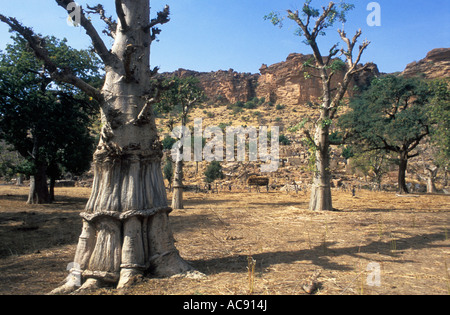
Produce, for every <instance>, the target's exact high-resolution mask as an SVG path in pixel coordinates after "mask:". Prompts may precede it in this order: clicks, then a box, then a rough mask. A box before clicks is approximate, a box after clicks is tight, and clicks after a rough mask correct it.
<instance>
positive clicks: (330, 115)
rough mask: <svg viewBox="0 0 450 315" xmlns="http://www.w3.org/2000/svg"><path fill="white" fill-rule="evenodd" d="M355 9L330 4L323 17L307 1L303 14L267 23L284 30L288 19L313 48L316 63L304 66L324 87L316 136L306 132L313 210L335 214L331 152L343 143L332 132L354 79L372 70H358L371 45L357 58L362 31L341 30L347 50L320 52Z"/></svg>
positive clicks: (275, 17)
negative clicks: (351, 33)
mask: <svg viewBox="0 0 450 315" xmlns="http://www.w3.org/2000/svg"><path fill="white" fill-rule="evenodd" d="M353 7H354V6H353V5H350V4H347V3H345V2H340V3H339V4H336V3H334V2H330V3H329V4H328V6H327V7H322V13H321V12H320V10H319V9H315V8H313V7H312V6H311V0H307V1H305V3H304V5H303V8H302V11H301V12H299V11H298V10H297V11H295V12H293V11H292V10H287V16H285V17H282V16H280V14H278V13H274V12H272V13H270V14H269V15H267V16H266V19H268V20H271V21H272V23H273V24H274V25H279V26H281V25H282V22H283V20H285V18H288V19H290V20H292V21H294V22H295V23H296V24H297V25H298V26H299V29H298V30H297V34H298V35H299V36H301V37H304V38H305V41H304V42H305V43H306V44H307V45H308V46H310V47H311V49H312V51H313V54H314V61H313V62H308V63H306V64H304V68H305V70H307V73H306V71H305V75H307V76H314V77H317V78H319V79H320V81H321V83H322V97H321V105H320V118H319V119H318V120H317V121H316V123H315V134H314V135H311V134H310V133H309V131H308V130H306V129H305V130H304V134H305V137H306V139H307V141H308V144H309V145H310V146H311V147H312V149H313V151H314V152H315V153H314V159H315V169H314V178H313V184H312V187H311V197H310V204H309V208H310V210H333V205H332V200H331V173H330V153H329V151H330V145H332V144H339V143H337V142H336V143H333V141H332V140H331V139H330V130H331V126H332V123H333V119H335V116H336V113H337V110H338V108H339V107H340V106H341V105H342V101H343V99H344V97H345V95H346V92H347V90H348V87H349V85H350V83H351V81H352V79H353V77H354V75H355V74H357V73H358V72H361V71H364V70H365V69H366V68H367V67H368V65H366V66H358V64H359V62H360V60H361V57H362V54H363V52H364V51H365V50H366V48H367V47H368V46H369V44H370V42H368V41H366V40H364V41H363V42H362V44H361V45H360V46H359V49H358V52H357V54H356V56H354V50H355V47H356V44H357V41H358V39H359V38H360V37H361V35H362V32H361V30H358V31H357V32H356V34H355V35H354V36H353V38H349V37H347V33H346V32H345V31H344V30H340V29H339V30H338V33H339V36H340V38H341V40H342V41H343V42H344V44H345V45H344V47H343V48H339V45H338V44H336V45H334V46H333V47H331V49H330V50H329V51H328V54H327V55H323V54H322V52H321V50H320V48H319V44H318V38H319V36H323V35H325V31H326V30H327V29H329V28H331V27H332V26H333V25H334V24H335V23H336V22H341V23H345V22H346V14H347V12H348V11H349V10H351V9H353ZM340 56H343V57H344V60H345V65H344V62H343V61H342V60H341V59H339V58H337V57H340ZM333 58H335V59H333ZM307 68H309V69H307ZM342 71H343V73H344V75H343V77H342V80H340V82H338V83H337V86H336V87H334V86H332V84H331V83H332V78H333V77H335V74H336V73H338V72H342Z"/></svg>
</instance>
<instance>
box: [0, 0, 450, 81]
mask: <svg viewBox="0 0 450 315" xmlns="http://www.w3.org/2000/svg"><path fill="white" fill-rule="evenodd" d="M338 1H340V0H336V2H338ZM98 2H102V3H103V4H104V6H105V9H106V10H107V14H108V15H114V13H115V11H114V7H113V3H114V2H113V1H112V0H93V1H92V0H89V1H85V0H77V3H79V4H81V5H83V6H84V5H85V4H86V3H88V4H91V5H95V4H96V3H98ZM349 2H351V3H354V4H355V5H356V8H355V10H353V11H351V12H350V14H349V16H348V19H349V21H348V23H347V24H346V25H345V29H346V31H347V33H348V35H349V36H350V34H351V35H353V33H354V32H356V30H357V29H358V28H361V29H362V31H363V35H362V39H368V40H370V41H371V42H372V43H371V45H370V46H369V48H368V50H367V51H366V53H365V55H364V57H363V60H362V62H364V63H365V62H369V61H372V62H375V63H376V64H378V67H379V68H380V70H381V71H382V72H388V73H389V72H395V71H402V70H403V69H404V68H405V67H406V65H407V64H408V63H410V62H412V61H415V60H420V59H422V58H424V57H425V56H426V54H427V52H428V51H430V50H431V49H434V48H440V47H450V1H449V0H429V1H425V0H420V1H419V0H408V1H405V0H378V1H376V2H378V3H379V4H380V6H381V26H379V27H378V26H375V27H370V26H368V25H367V22H366V20H367V16H368V15H369V14H370V12H369V11H367V5H368V4H369V3H370V2H372V0H350V1H349ZM302 3H303V0H152V1H151V6H152V10H153V12H152V13H153V14H156V11H157V10H161V9H162V8H163V7H164V5H165V4H169V5H170V7H171V12H172V15H171V19H172V20H171V22H170V23H168V24H165V25H163V26H162V29H163V32H162V33H161V35H160V36H159V40H160V41H159V42H156V43H154V44H153V46H152V56H151V59H152V60H151V61H152V66H159V67H160V68H161V71H162V72H164V71H174V70H176V69H178V68H185V69H191V70H197V71H216V70H221V69H222V70H228V69H230V68H233V69H234V70H236V71H239V72H251V73H257V72H259V68H260V67H261V65H262V64H268V65H271V64H273V63H277V62H280V61H283V60H285V59H286V57H287V56H288V55H289V54H290V53H293V52H296V53H304V54H309V53H311V51H310V48H309V47H308V46H306V45H304V44H303V43H302V39H301V38H299V37H297V36H295V35H294V32H295V29H296V28H295V25H293V24H292V23H289V21H288V22H286V23H285V25H284V27H283V28H282V29H280V28H278V27H275V26H273V25H272V24H271V23H270V22H269V21H265V20H264V19H263V17H264V15H266V14H267V13H269V12H271V11H280V12H285V10H286V9H300V8H301V7H302ZM326 3H328V1H322V0H313V5H316V6H317V5H325V4H326ZM0 13H2V14H4V15H7V16H14V17H17V18H18V20H19V21H21V22H22V23H23V24H24V25H27V26H31V27H33V29H34V30H35V31H36V32H39V33H41V34H43V35H55V36H56V37H59V38H63V37H66V38H67V39H68V40H69V44H70V45H71V46H73V47H75V48H87V47H88V46H89V45H90V42H89V38H88V37H87V35H86V34H85V33H84V31H83V30H82V29H81V28H74V27H69V26H68V25H67V23H66V17H67V15H66V14H65V12H64V10H63V9H61V8H60V7H58V6H57V5H56V3H55V1H54V0H14V1H5V0H2V4H1V6H0ZM93 20H94V21H95V25H97V29H98V30H100V31H101V30H102V29H103V22H101V21H99V20H98V18H97V16H93ZM340 27H342V25H336V27H335V28H334V29H331V30H329V31H328V33H327V36H326V37H323V38H321V40H320V46H321V48H322V51H323V52H326V51H328V49H329V48H330V47H331V46H332V45H333V44H335V43H337V42H338V41H339V37H338V34H337V32H336V30H337V28H340ZM10 36H11V34H9V33H8V27H7V26H6V25H4V24H3V23H0V49H4V47H5V45H6V43H8V42H10ZM105 42H106V43H107V44H110V40H109V38H105Z"/></svg>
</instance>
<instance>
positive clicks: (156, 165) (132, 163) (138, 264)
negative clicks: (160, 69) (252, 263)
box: [54, 0, 191, 293]
mask: <svg viewBox="0 0 450 315" xmlns="http://www.w3.org/2000/svg"><path fill="white" fill-rule="evenodd" d="M122 3H123V4H122V5H121V9H122V10H123V16H121V18H120V19H119V21H120V22H119V23H118V31H117V33H116V38H115V43H114V45H113V48H112V52H113V54H114V55H115V56H118V57H119V60H118V61H117V63H116V64H115V65H113V66H109V67H107V68H106V78H105V85H104V87H103V89H102V94H103V99H104V103H103V104H102V107H101V113H102V125H103V128H102V133H101V139H100V143H99V145H98V147H97V151H96V152H95V154H94V182H93V187H92V194H91V197H90V199H89V201H88V203H87V205H86V209H85V212H83V213H82V214H81V216H82V218H83V232H82V234H81V236H80V238H79V243H78V247H77V251H76V255H75V261H74V264H73V265H74V266H76V268H77V269H78V270H77V272H78V273H80V274H81V275H82V282H84V286H86V287H89V286H94V285H98V284H101V283H113V284H117V283H118V287H123V286H126V285H127V284H129V283H130V281H133V279H134V278H135V276H139V275H141V274H143V273H144V272H151V273H152V274H154V275H157V276H172V275H174V274H179V273H184V272H187V271H188V270H190V269H191V267H190V266H189V265H188V264H187V263H186V262H185V261H184V260H183V259H182V258H181V257H180V255H179V253H178V251H177V249H176V248H175V246H174V239H173V236H172V231H171V228H170V224H169V213H170V212H171V208H170V207H168V203H167V197H166V192H165V187H164V181H163V176H162V170H161V157H162V145H161V142H160V141H159V137H158V134H157V128H156V124H155V120H154V117H153V115H152V111H151V109H150V108H149V107H150V106H151V103H152V100H151V99H150V98H151V96H154V95H155V91H156V88H154V87H153V86H152V85H151V83H150V77H151V73H150V70H149V61H150V59H149V57H150V42H151V38H150V34H149V32H148V29H147V31H146V30H145V28H144V27H143V26H145V25H148V24H149V23H150V21H149V12H150V8H149V1H148V0H137V1H136V0H134V1H131V0H122ZM124 22H126V27H124V25H123V24H124ZM73 289H74V288H73V285H72V284H71V283H69V282H68V283H67V284H66V285H65V286H63V287H61V288H60V289H58V290H56V291H55V292H54V293H60V292H67V291H70V290H73Z"/></svg>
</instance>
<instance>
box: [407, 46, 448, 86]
mask: <svg viewBox="0 0 450 315" xmlns="http://www.w3.org/2000/svg"><path fill="white" fill-rule="evenodd" d="M402 75H403V76H405V77H414V76H420V77H424V78H425V79H438V78H448V77H450V48H437V49H433V50H432V51H430V52H429V53H428V54H427V56H426V57H425V58H424V59H422V60H420V61H414V62H412V63H410V64H408V65H407V66H406V69H405V70H404V71H403V73H402Z"/></svg>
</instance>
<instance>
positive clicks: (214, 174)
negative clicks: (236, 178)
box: [205, 161, 224, 184]
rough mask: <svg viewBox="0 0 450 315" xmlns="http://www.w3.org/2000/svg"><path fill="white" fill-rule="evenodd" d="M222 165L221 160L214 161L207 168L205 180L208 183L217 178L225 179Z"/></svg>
mask: <svg viewBox="0 0 450 315" xmlns="http://www.w3.org/2000/svg"><path fill="white" fill-rule="evenodd" d="M223 178H224V175H223V172H222V165H221V164H220V162H219V161H212V162H211V163H209V165H208V167H207V168H206V170H205V181H206V182H207V183H208V184H211V183H213V182H214V181H215V180H216V179H223Z"/></svg>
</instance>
